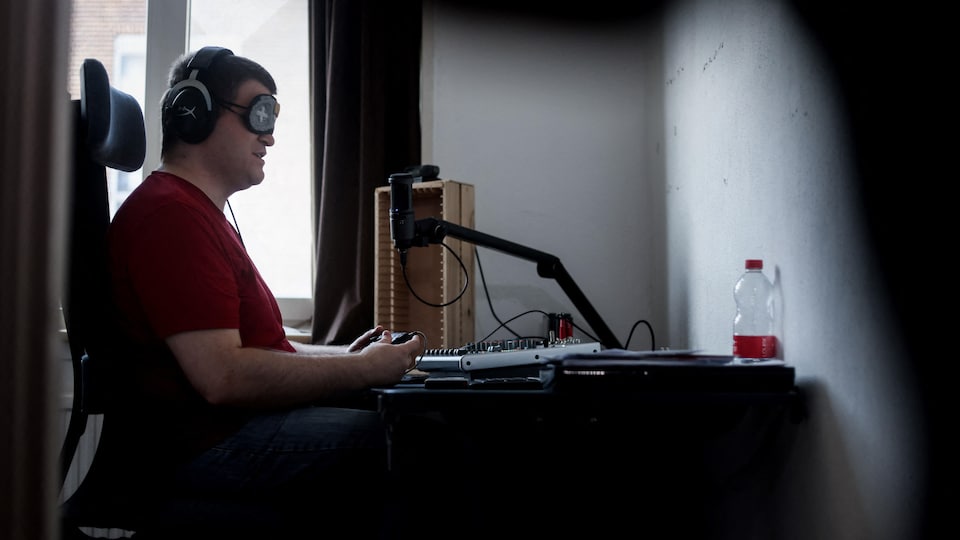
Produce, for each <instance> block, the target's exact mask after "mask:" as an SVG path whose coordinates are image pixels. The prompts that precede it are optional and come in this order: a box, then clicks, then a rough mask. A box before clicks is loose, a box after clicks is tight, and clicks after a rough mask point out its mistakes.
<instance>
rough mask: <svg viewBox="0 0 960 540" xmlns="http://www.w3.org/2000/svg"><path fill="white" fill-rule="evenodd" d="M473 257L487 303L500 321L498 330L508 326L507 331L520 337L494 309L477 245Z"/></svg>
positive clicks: (491, 312)
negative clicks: (475, 260)
mask: <svg viewBox="0 0 960 540" xmlns="http://www.w3.org/2000/svg"><path fill="white" fill-rule="evenodd" d="M473 257H474V258H475V259H477V269H478V270H479V271H480V282H481V283H483V294H484V296H486V298H487V305H488V306H490V314H491V315H493V318H494V320H496V321H497V322H498V323H500V326H498V327H497V330H499V329H500V328H506V329H507V331H509V332H510V333H511V334H513V335H514V337H516V338H517V339H519V338H520V334H518V333H516V332H514V331H513V329H512V328H510V327H509V326H507V325H506V323H504V322H503V321H501V320H500V317H498V316H497V312H496V311H494V310H493V301H491V300H490V290H489V289H487V278H486V276H484V274H483V265H482V264H480V252H478V251H477V248H476V246H474V248H473ZM518 316H519V315H518ZM497 330H494V332H496V331H497ZM491 335H492V334H491ZM481 341H484V340H481Z"/></svg>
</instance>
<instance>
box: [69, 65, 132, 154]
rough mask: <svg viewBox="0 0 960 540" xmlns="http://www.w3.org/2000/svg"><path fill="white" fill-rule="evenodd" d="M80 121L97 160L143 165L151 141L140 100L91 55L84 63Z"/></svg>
mask: <svg viewBox="0 0 960 540" xmlns="http://www.w3.org/2000/svg"><path fill="white" fill-rule="evenodd" d="M80 121H81V122H83V123H84V124H85V125H86V132H87V147H88V149H89V151H90V157H91V158H92V159H93V160H94V161H96V162H97V163H100V164H101V165H104V166H106V167H110V168H111V169H118V170H121V171H126V172H133V171H135V170H137V169H139V168H140V167H142V166H143V160H144V158H145V157H146V151H147V141H146V131H145V129H144V125H143V111H142V110H141V109H140V104H139V103H137V100H136V99H134V98H133V96H131V95H130V94H127V93H125V92H122V91H120V90H117V89H116V88H113V87H112V86H110V79H109V78H108V77H107V70H106V69H104V67H103V64H101V63H100V62H99V61H98V60H94V59H91V58H88V59H86V60H84V61H83V64H82V65H81V66H80Z"/></svg>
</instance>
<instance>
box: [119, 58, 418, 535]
mask: <svg viewBox="0 0 960 540" xmlns="http://www.w3.org/2000/svg"><path fill="white" fill-rule="evenodd" d="M169 87H170V89H169V90H168V92H167V94H166V95H165V96H164V100H163V116H162V119H163V143H162V152H161V165H160V166H159V168H158V169H157V170H156V171H154V172H152V173H151V174H150V175H149V177H148V178H146V179H145V180H144V181H143V183H142V184H141V185H140V186H139V187H138V188H137V189H135V190H134V192H133V193H131V194H130V196H129V197H128V198H127V199H126V200H125V201H124V203H123V205H122V206H121V207H120V209H119V210H118V211H117V213H116V216H115V218H114V220H113V222H112V224H111V226H110V231H109V253H110V267H111V273H112V276H111V277H112V280H113V290H114V300H115V303H116V307H117V310H118V315H119V321H120V323H119V324H120V325H121V336H120V337H121V338H122V339H124V340H126V341H127V342H128V343H129V346H130V351H131V352H132V354H131V355H130V356H129V357H128V358H129V360H128V362H131V363H133V365H131V366H128V368H129V369H130V371H131V373H132V377H133V380H134V381H135V384H134V385H133V386H132V388H130V390H131V392H130V394H131V396H130V403H131V406H130V407H129V408H128V413H126V414H124V415H123V416H124V417H123V418H122V419H121V422H122V423H123V425H124V429H123V432H124V433H125V436H126V437H128V438H129V441H132V443H131V444H133V445H136V447H137V448H138V453H140V452H142V455H138V457H137V458H136V459H137V463H138V466H139V467H140V468H141V469H143V471H142V472H143V474H144V475H145V476H143V477H142V478H140V479H139V481H141V482H144V481H149V482H150V483H152V484H153V485H154V486H160V487H163V488H164V489H165V490H167V491H165V492H169V493H172V494H175V495H179V496H190V497H192V498H196V499H199V500H209V501H216V500H218V499H221V498H223V497H232V498H235V499H240V500H243V501H252V502H254V503H259V502H263V503H264V504H265V505H267V504H269V505H270V507H271V508H273V509H274V510H276V511H277V512H278V513H279V515H280V516H282V519H283V520H285V521H286V522H287V523H289V524H291V526H297V527H300V526H306V524H307V522H308V521H310V520H318V519H319V521H318V523H317V524H316V526H317V527H318V530H322V529H325V528H326V527H327V526H328V525H329V524H331V523H334V522H335V521H336V520H337V519H340V520H342V521H352V522H351V523H347V524H346V525H347V526H348V528H349V529H350V530H355V532H357V533H361V532H362V531H363V528H364V526H366V527H368V529H370V530H373V529H376V528H378V527H379V525H378V520H377V519H376V517H377V516H376V515H373V516H370V515H369V514H370V512H371V510H372V509H374V508H375V506H373V504H374V503H376V502H377V501H376V500H375V499H376V494H377V489H378V486H379V485H380V484H382V482H383V480H384V478H385V475H386V474H387V451H386V437H385V431H384V428H383V426H382V424H381V421H380V418H379V415H378V414H377V413H376V412H375V411H372V410H366V409H360V408H357V409H351V408H343V407H324V406H319V404H321V403H323V402H330V401H331V400H337V399H339V398H344V397H350V396H352V395H354V394H356V393H357V392H358V391H361V390H363V389H366V388H369V387H371V386H378V385H391V384H394V383H397V382H398V381H400V379H401V377H402V376H403V375H404V373H405V372H407V371H408V370H409V369H411V368H412V367H413V366H414V365H415V361H416V358H417V356H418V355H419V354H420V353H421V351H422V349H423V342H422V341H421V339H420V337H419V336H415V337H413V338H412V339H411V340H409V341H407V342H405V343H403V344H397V345H395V344H392V343H391V337H392V336H391V333H390V331H388V330H385V329H384V328H382V327H381V326H376V327H375V328H372V329H370V330H368V331H367V332H365V333H364V334H363V335H361V336H359V337H358V338H357V339H356V340H355V341H354V342H353V343H352V344H351V345H349V346H347V347H336V346H321V345H309V344H301V343H295V342H290V341H288V340H287V339H286V336H285V333H284V330H283V326H282V321H281V316H280V312H279V308H278V306H277V303H276V301H275V299H274V297H273V295H272V293H271V292H270V290H269V288H268V287H267V285H266V283H265V282H264V281H263V279H262V278H261V276H260V274H259V273H258V271H257V268H256V267H255V265H254V263H253V262H252V261H251V259H250V258H249V257H248V255H247V253H246V251H245V249H244V246H243V241H242V238H241V237H240V234H239V231H238V230H236V229H234V227H233V226H232V225H231V224H230V222H229V221H228V220H227V219H226V216H225V214H224V210H225V207H226V206H227V205H228V204H229V203H228V199H229V197H230V196H231V195H233V194H234V193H236V192H238V191H241V190H245V189H248V188H250V187H252V186H256V185H258V184H260V183H261V182H262V181H263V179H264V172H263V166H264V159H265V158H266V156H267V149H268V148H269V147H271V146H273V144H274V136H273V128H274V122H275V121H276V119H277V115H278V113H279V104H278V103H277V101H276V98H275V97H274V96H275V94H276V91H277V89H276V84H275V82H274V80H273V78H272V77H271V75H270V74H269V73H268V72H267V71H266V70H265V69H264V68H263V67H262V66H260V65H258V64H257V63H255V62H253V61H251V60H249V59H247V58H243V57H240V56H236V55H234V54H233V53H232V52H231V51H229V50H227V49H222V48H217V47H206V48H203V49H201V50H200V51H198V52H197V53H196V54H187V55H184V56H183V57H181V58H180V59H179V60H178V61H177V62H175V63H174V65H173V68H172V70H171V73H170V79H169ZM371 338H382V339H379V340H375V341H372V340H371ZM254 507H256V506H254ZM354 509H357V512H360V513H359V514H351V512H352V510H354ZM318 515H322V516H323V517H322V518H318V517H317V516H318ZM364 515H365V516H366V519H364V518H363V517H362V516H364ZM324 524H328V525H324Z"/></svg>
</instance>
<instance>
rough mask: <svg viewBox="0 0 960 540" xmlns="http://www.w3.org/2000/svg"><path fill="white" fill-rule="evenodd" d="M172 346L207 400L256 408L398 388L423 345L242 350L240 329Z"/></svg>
mask: <svg viewBox="0 0 960 540" xmlns="http://www.w3.org/2000/svg"><path fill="white" fill-rule="evenodd" d="M362 337H363V336H361V338H358V341H360V339H362ZM367 342H369V337H368V338H367ZM355 343H356V342H355ZM167 344H168V345H169V347H170V350H171V351H173V354H174V356H175V357H176V358H177V362H178V363H179V364H180V367H181V368H182V369H183V371H184V373H185V374H186V376H187V379H188V380H189V381H190V383H191V385H193V387H194V388H195V389H196V390H197V392H199V393H200V395H201V396H203V398H204V399H206V400H207V401H208V402H210V403H212V404H215V405H233V406H251V407H283V406H293V405H300V404H304V403H309V402H313V401H317V400H320V399H325V398H330V397H338V396H341V395H343V394H344V393H348V392H353V391H357V390H362V389H365V388H369V387H371V386H379V385H390V384H394V383H396V382H398V381H399V380H400V379H401V377H403V375H404V373H406V371H407V370H408V369H410V368H411V367H412V366H414V365H415V362H416V358H417V356H418V355H419V354H420V353H421V352H422V347H423V345H422V344H421V343H420V338H419V336H417V337H415V338H414V339H411V340H410V341H408V342H406V343H403V344H399V345H393V344H391V343H390V342H389V340H381V341H380V342H377V343H371V344H369V345H367V346H366V347H364V348H363V349H362V350H360V351H359V352H345V351H340V352H337V353H335V354H305V353H303V352H297V353H289V352H284V351H275V350H270V349H258V348H252V347H243V346H242V344H241V341H240V332H239V331H238V330H235V329H221V330H197V331H191V332H182V333H179V334H174V335H172V336H170V337H169V338H167ZM351 347H353V346H351Z"/></svg>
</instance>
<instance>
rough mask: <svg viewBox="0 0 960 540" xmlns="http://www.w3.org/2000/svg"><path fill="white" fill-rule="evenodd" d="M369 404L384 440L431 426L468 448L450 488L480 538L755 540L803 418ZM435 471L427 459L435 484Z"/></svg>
mask: <svg viewBox="0 0 960 540" xmlns="http://www.w3.org/2000/svg"><path fill="white" fill-rule="evenodd" d="M374 393H375V395H376V398H377V407H378V409H379V411H380V413H381V414H382V415H383V417H384V419H385V421H386V422H387V424H388V425H389V426H393V425H396V423H397V422H399V421H400V420H401V419H402V418H403V417H404V416H406V415H414V414H424V413H430V414H435V415H437V416H438V417H439V418H441V419H442V420H443V421H444V422H445V423H446V424H447V425H448V426H450V427H451V428H452V429H453V430H454V431H455V432H456V433H457V434H458V435H460V436H462V437H463V440H464V442H465V444H464V447H463V454H462V456H460V457H459V458H458V459H456V460H454V461H455V462H456V463H460V464H461V465H458V466H455V467H454V468H453V469H452V470H450V469H448V470H445V471H443V472H442V474H444V475H446V476H447V478H448V479H449V478H451V477H456V478H459V479H461V480H463V481H464V482H465V484H466V486H467V487H468V489H467V492H466V493H465V494H463V495H461V498H460V499H458V500H456V501H449V504H455V505H456V507H457V508H458V509H459V510H458V511H460V512H464V519H465V520H466V521H468V522H469V523H471V526H470V531H471V532H472V533H475V536H472V537H477V538H479V537H483V536H490V535H500V536H502V535H503V534H504V533H513V534H529V535H533V536H534V537H543V536H545V535H547V534H560V533H563V534H564V536H565V537H566V536H568V535H569V534H571V533H574V534H576V533H583V534H585V535H587V534H589V535H590V537H591V538H605V537H614V536H616V537H618V538H619V537H623V534H624V533H628V534H627V535H628V536H634V535H631V534H629V533H630V532H631V531H637V532H638V533H639V532H640V531H644V532H663V533H669V535H670V537H671V538H690V537H695V538H734V537H737V536H738V535H740V537H741V538H746V537H750V538H756V537H758V536H757V532H758V531H763V530H764V527H767V526H768V525H767V524H768V523H769V522H768V521H767V520H768V519H773V516H775V510H776V509H774V508H771V507H770V505H771V504H772V502H771V501H770V497H769V492H770V491H771V490H772V489H773V487H775V483H776V478H777V473H778V471H779V468H780V464H781V463H782V460H783V454H784V452H785V451H786V449H787V448H788V447H789V445H790V439H791V434H792V430H791V429H789V428H790V426H791V425H792V424H794V423H796V422H797V421H798V420H799V419H800V418H801V416H799V414H800V413H801V412H802V409H801V407H800V400H799V396H798V394H797V392H796V390H795V389H794V390H790V391H785V392H726V393H725V392H681V391H670V392H654V391H645V392H631V391H626V390H622V389H621V390H618V391H615V392H599V391H598V392H590V391H582V392H560V391H555V390H553V389H549V388H548V389H545V390H504V389H498V390H493V389H434V388H430V389H427V388H424V387H423V386H422V385H415V384H411V385H398V386H395V387H392V388H382V389H376V390H374ZM430 463H431V461H430V458H429V456H424V459H423V460H422V464H423V467H424V468H425V469H426V470H428V471H429V469H430V468H431V465H430ZM447 463H448V464H447V465H445V466H444V467H447V468H449V467H450V466H449V460H448V461H447ZM434 474H436V471H430V472H429V473H427V477H428V478H429V477H431V476H433V475H434ZM505 523H512V524H513V525H512V526H511V528H509V529H505V528H504V524H505ZM464 534H465V533H463V532H458V533H457V534H455V535H452V536H451V537H454V536H456V537H463V535H464ZM508 536H512V534H508ZM637 536H639V534H638V535H637ZM762 536H763V535H762V534H761V535H760V537H762Z"/></svg>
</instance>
